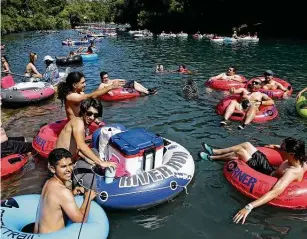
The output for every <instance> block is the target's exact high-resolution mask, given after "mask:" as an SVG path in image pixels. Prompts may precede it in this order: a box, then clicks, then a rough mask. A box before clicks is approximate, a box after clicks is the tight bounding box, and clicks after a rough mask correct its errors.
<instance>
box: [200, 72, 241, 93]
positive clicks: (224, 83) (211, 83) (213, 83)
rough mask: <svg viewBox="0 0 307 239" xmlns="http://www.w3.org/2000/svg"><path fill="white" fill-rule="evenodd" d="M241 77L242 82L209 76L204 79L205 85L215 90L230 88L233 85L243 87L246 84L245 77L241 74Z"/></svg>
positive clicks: (236, 87)
mask: <svg viewBox="0 0 307 239" xmlns="http://www.w3.org/2000/svg"><path fill="white" fill-rule="evenodd" d="M241 78H242V79H243V80H244V82H242V83H241V82H238V81H233V80H214V79H213V78H210V79H209V80H207V81H206V83H205V86H207V87H210V88H212V89H215V90H230V88H232V87H234V88H235V89H238V88H244V87H245V85H246V82H247V80H246V78H245V77H244V76H242V75H241Z"/></svg>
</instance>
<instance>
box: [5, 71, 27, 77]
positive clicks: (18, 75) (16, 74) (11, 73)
mask: <svg viewBox="0 0 307 239" xmlns="http://www.w3.org/2000/svg"><path fill="white" fill-rule="evenodd" d="M1 73H6V74H12V75H15V76H22V77H27V78H31V76H26V75H20V74H17V73H13V72H6V71H1Z"/></svg>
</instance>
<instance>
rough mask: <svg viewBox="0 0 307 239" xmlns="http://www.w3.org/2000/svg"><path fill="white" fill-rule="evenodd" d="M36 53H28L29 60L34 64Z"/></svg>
mask: <svg viewBox="0 0 307 239" xmlns="http://www.w3.org/2000/svg"><path fill="white" fill-rule="evenodd" d="M35 56H36V53H33V52H31V53H30V55H29V58H30V62H31V63H32V64H33V65H34V61H35Z"/></svg>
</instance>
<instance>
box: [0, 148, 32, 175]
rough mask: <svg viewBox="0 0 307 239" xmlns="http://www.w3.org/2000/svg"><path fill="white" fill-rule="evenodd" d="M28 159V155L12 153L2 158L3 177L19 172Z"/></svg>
mask: <svg viewBox="0 0 307 239" xmlns="http://www.w3.org/2000/svg"><path fill="white" fill-rule="evenodd" d="M28 160H29V157H28V156H26V155H20V154H11V155H8V156H5V157H3V158H1V178H3V177H6V176H8V175H10V174H12V173H15V172H17V171H18V170H20V169H21V168H22V167H23V166H24V165H25V164H26V163H27V162H28Z"/></svg>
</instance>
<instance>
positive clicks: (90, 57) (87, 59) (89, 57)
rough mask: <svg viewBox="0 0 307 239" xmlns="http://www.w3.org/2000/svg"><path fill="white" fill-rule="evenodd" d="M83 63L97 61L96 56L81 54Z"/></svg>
mask: <svg viewBox="0 0 307 239" xmlns="http://www.w3.org/2000/svg"><path fill="white" fill-rule="evenodd" d="M81 57H82V59H83V61H96V60H98V55H97V54H96V53H94V54H81Z"/></svg>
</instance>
